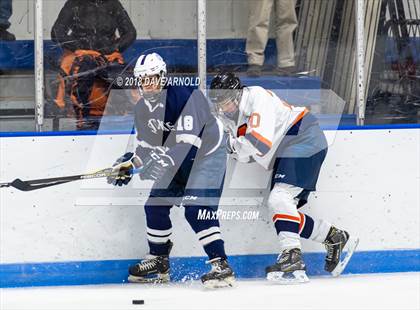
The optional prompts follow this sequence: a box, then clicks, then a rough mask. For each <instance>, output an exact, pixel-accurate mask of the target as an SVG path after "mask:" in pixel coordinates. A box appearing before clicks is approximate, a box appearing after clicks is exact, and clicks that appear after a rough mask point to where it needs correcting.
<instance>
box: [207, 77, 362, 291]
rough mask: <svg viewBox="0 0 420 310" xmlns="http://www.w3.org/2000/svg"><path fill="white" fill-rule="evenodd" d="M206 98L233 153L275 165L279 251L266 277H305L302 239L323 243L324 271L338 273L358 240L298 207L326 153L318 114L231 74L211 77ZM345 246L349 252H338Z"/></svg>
mask: <svg viewBox="0 0 420 310" xmlns="http://www.w3.org/2000/svg"><path fill="white" fill-rule="evenodd" d="M209 96H210V99H211V100H212V102H213V103H214V104H215V106H216V110H217V111H218V113H219V115H220V117H221V119H223V120H224V121H223V123H224V125H225V127H226V129H228V131H229V132H230V133H231V134H230V137H229V139H228V142H227V146H228V150H229V152H230V153H231V156H232V157H233V158H235V159H237V160H238V161H241V162H245V163H248V162H257V163H258V164H260V165H261V166H262V167H264V168H265V169H267V170H271V169H273V173H272V182H271V192H270V195H269V198H268V206H269V207H270V209H271V210H272V212H273V217H272V220H273V224H274V226H275V229H276V232H277V235H278V238H279V242H280V248H281V254H280V255H279V257H278V260H277V262H276V263H275V264H274V265H272V266H269V267H267V268H266V273H267V279H268V280H272V281H276V282H280V283H282V284H287V283H300V282H307V281H308V278H307V276H306V272H305V271H306V266H305V263H304V261H303V259H302V253H301V243H300V237H301V238H305V239H311V240H313V241H316V242H319V243H323V244H324V245H325V247H326V249H327V256H326V259H325V270H326V271H328V272H331V273H332V274H333V275H335V276H337V275H339V274H340V273H341V272H342V271H343V269H344V267H345V265H346V264H347V262H348V260H349V259H350V257H351V255H352V253H353V251H354V249H355V247H356V246H357V243H358V239H357V238H352V239H349V237H350V236H349V233H348V232H346V231H344V230H341V229H338V228H336V227H334V226H333V225H331V224H330V223H328V222H327V221H325V220H319V219H315V218H312V217H310V216H309V215H307V214H304V213H302V212H299V211H298V209H299V208H300V207H302V206H303V205H305V204H306V203H307V200H308V196H309V194H310V193H311V192H312V191H315V187H316V183H317V180H318V175H319V172H320V169H321V165H322V163H323V161H324V158H325V156H326V154H327V148H328V145H327V140H326V138H325V136H324V133H323V132H322V130H321V129H320V127H319V125H318V123H317V120H316V118H315V117H314V116H313V115H312V114H311V113H309V111H308V109H307V108H305V107H295V106H292V105H290V104H288V103H287V102H286V101H284V100H282V99H280V98H279V97H277V96H276V95H275V94H274V93H273V92H272V91H270V90H266V89H264V88H262V87H259V86H253V87H244V86H242V85H241V81H240V80H239V78H238V77H236V76H235V75H234V74H233V73H230V72H225V73H221V74H219V75H217V76H216V77H215V78H214V79H213V80H212V82H211V86H210V92H209ZM343 250H345V252H346V254H347V255H344V254H343V255H342V253H343ZM341 257H342V258H343V260H341Z"/></svg>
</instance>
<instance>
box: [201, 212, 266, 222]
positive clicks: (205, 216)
mask: <svg viewBox="0 0 420 310" xmlns="http://www.w3.org/2000/svg"><path fill="white" fill-rule="evenodd" d="M259 218H260V212H259V211H239V210H236V211H226V210H221V209H219V210H217V211H209V210H199V211H198V215H197V220H239V221H250V220H251V221H253V220H258V219H259Z"/></svg>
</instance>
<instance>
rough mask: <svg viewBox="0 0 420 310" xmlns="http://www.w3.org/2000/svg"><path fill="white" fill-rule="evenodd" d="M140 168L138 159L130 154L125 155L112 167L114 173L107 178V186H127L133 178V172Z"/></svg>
mask: <svg viewBox="0 0 420 310" xmlns="http://www.w3.org/2000/svg"><path fill="white" fill-rule="evenodd" d="M140 166H141V161H140V158H139V157H138V156H137V155H135V154H134V153H132V152H128V153H125V154H124V155H123V156H121V157H120V158H118V159H117V161H116V162H115V163H114V164H113V165H112V168H113V170H112V172H113V173H115V174H114V175H112V176H109V177H108V178H107V182H108V184H112V185H115V186H117V185H118V186H123V185H127V184H128V182H130V180H131V178H132V177H133V172H132V171H133V170H134V169H136V168H138V167H140Z"/></svg>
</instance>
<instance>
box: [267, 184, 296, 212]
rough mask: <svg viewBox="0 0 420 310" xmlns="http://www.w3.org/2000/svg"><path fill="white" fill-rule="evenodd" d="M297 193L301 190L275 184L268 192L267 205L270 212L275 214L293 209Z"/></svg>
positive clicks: (287, 185) (291, 186)
mask: <svg viewBox="0 0 420 310" xmlns="http://www.w3.org/2000/svg"><path fill="white" fill-rule="evenodd" d="M299 191H301V189H300V188H298V187H296V186H293V185H289V184H285V183H277V184H276V185H275V186H274V188H273V189H272V190H271V192H270V196H269V197H268V201H267V204H268V206H269V207H270V209H271V210H273V211H276V212H277V211H279V210H281V209H286V210H287V209H290V208H293V209H295V208H296V205H297V200H296V199H295V197H296V195H297V193H298V192H299Z"/></svg>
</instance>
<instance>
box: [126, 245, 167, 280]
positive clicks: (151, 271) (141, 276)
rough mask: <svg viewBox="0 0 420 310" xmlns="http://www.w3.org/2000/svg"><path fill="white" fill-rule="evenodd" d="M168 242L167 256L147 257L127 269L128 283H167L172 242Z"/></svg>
mask: <svg viewBox="0 0 420 310" xmlns="http://www.w3.org/2000/svg"><path fill="white" fill-rule="evenodd" d="M168 242H169V251H168V255H159V256H155V255H148V256H146V258H145V259H143V260H142V261H141V262H140V263H137V264H135V265H133V266H130V268H129V269H128V273H129V275H128V282H132V283H167V282H169V281H170V277H169V270H170V267H169V252H170V251H171V248H172V242H170V241H168Z"/></svg>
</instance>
